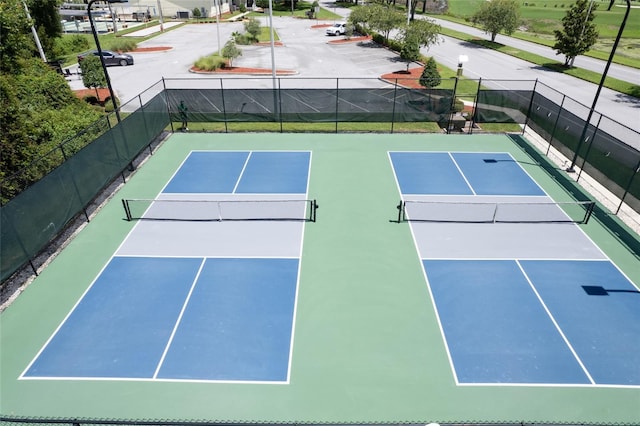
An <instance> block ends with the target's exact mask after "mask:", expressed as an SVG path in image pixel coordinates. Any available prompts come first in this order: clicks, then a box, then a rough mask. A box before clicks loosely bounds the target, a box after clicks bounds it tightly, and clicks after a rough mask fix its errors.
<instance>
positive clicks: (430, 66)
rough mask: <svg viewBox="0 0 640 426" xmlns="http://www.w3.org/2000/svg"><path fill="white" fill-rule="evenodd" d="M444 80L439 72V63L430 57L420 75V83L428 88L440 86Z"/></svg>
mask: <svg viewBox="0 0 640 426" xmlns="http://www.w3.org/2000/svg"><path fill="white" fill-rule="evenodd" d="M441 82H442V78H441V77H440V73H439V72H438V65H437V64H436V60H435V59H433V57H431V58H429V60H428V61H427V63H426V64H425V66H424V69H423V70H422V75H420V85H421V86H424V87H426V88H433V87H438V86H439V85H440V83H441Z"/></svg>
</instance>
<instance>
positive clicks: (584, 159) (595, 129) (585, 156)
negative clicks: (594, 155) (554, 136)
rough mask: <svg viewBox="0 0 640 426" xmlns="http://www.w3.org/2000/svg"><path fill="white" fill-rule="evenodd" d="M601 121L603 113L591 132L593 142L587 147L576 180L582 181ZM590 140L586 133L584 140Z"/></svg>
mask: <svg viewBox="0 0 640 426" xmlns="http://www.w3.org/2000/svg"><path fill="white" fill-rule="evenodd" d="M601 121H602V114H600V118H598V123H597V124H596V127H595V128H594V129H593V133H592V134H591V143H590V144H589V146H588V147H587V152H585V153H584V158H583V159H582V166H581V167H580V173H578V176H577V177H576V182H579V181H580V176H582V172H583V171H584V165H585V164H586V163H587V158H588V157H589V153H590V152H591V147H592V146H593V140H594V139H595V135H596V133H597V132H598V128H599V127H600V122H601ZM588 140H589V136H586V134H585V138H584V141H585V142H587V141H588Z"/></svg>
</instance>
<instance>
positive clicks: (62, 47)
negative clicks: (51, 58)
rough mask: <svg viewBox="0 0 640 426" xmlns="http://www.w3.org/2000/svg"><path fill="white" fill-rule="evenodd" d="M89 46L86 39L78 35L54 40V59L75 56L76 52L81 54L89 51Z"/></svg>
mask: <svg viewBox="0 0 640 426" xmlns="http://www.w3.org/2000/svg"><path fill="white" fill-rule="evenodd" d="M90 48H91V45H90V44H89V40H87V37H84V36H82V35H80V34H71V35H68V36H66V37H60V38H57V39H56V44H55V47H54V51H55V55H56V57H60V56H64V55H70V54H75V53H77V52H83V51H85V50H89V49H90Z"/></svg>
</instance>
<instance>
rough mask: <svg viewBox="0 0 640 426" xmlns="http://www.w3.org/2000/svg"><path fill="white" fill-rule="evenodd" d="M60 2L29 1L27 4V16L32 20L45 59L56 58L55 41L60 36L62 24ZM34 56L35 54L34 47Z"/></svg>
mask: <svg viewBox="0 0 640 426" xmlns="http://www.w3.org/2000/svg"><path fill="white" fill-rule="evenodd" d="M61 4H62V0H30V1H28V2H27V6H28V7H29V14H30V15H31V19H33V22H34V25H35V27H36V31H37V32H38V38H39V39H40V43H41V44H42V48H43V49H44V51H45V54H46V56H47V58H50V57H53V56H56V55H55V52H54V47H55V40H56V39H57V38H59V37H61V36H62V23H61V21H60V13H59V12H58V7H59V6H60V5H61ZM34 54H37V51H36V50H35V46H34Z"/></svg>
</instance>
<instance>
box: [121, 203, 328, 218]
mask: <svg viewBox="0 0 640 426" xmlns="http://www.w3.org/2000/svg"><path fill="white" fill-rule="evenodd" d="M122 206H123V207H124V211H125V214H126V216H127V220H136V219H148V220H184V221H225V220H283V221H287V220H288V221H295V220H299V221H309V222H315V221H316V210H317V208H318V204H317V203H316V200H186V199H142V198H134V199H123V200H122Z"/></svg>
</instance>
